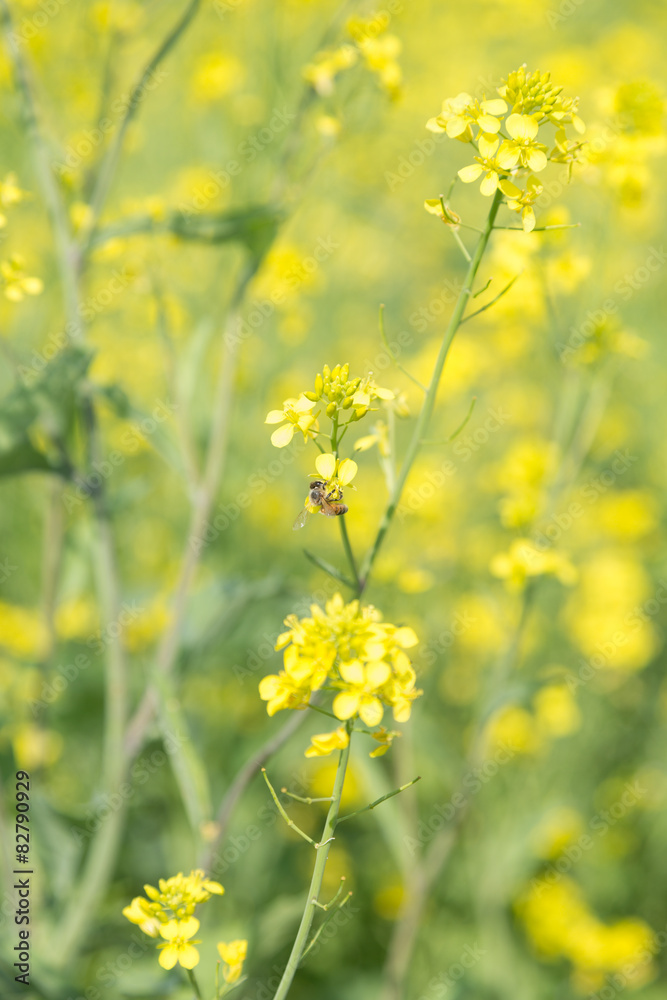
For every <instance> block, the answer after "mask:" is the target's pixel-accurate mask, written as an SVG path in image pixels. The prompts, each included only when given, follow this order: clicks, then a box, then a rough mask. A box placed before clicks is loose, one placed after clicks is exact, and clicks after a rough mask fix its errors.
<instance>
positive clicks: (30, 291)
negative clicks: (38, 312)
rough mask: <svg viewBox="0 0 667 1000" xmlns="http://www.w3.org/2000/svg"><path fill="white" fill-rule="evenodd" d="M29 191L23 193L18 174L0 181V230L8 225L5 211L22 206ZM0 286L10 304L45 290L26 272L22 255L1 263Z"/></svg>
mask: <svg viewBox="0 0 667 1000" xmlns="http://www.w3.org/2000/svg"><path fill="white" fill-rule="evenodd" d="M26 197H28V193H27V191H22V190H21V188H20V187H19V185H18V180H17V177H16V174H7V176H6V177H5V179H4V180H3V181H0V229H4V227H5V226H6V225H7V216H6V215H5V212H4V209H8V208H12V207H13V206H14V205H18V204H20V202H22V201H23V200H24V199H25V198H26ZM0 284H2V286H3V291H4V294H5V298H7V299H9V301H10V302H21V301H22V299H24V298H25V296H26V295H39V294H40V292H41V291H42V289H43V288H44V285H43V282H42V280H41V279H40V278H33V277H31V276H30V275H29V274H26V272H25V260H24V259H23V257H22V256H21V255H20V254H17V253H15V254H12V255H11V256H10V257H9V258H8V259H6V260H2V261H0Z"/></svg>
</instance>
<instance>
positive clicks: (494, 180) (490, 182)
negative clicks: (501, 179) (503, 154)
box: [479, 170, 498, 196]
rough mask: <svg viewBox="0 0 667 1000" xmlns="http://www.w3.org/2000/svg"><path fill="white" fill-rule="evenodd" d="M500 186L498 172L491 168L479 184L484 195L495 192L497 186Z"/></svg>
mask: <svg viewBox="0 0 667 1000" xmlns="http://www.w3.org/2000/svg"><path fill="white" fill-rule="evenodd" d="M497 187H498V174H497V173H496V172H495V170H489V172H488V174H487V175H486V177H484V178H483V179H482V183H481V184H480V186H479V189H480V191H481V192H482V194H483V195H487V196H488V195H491V194H495V191H496V188H497Z"/></svg>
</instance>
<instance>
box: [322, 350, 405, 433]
mask: <svg viewBox="0 0 667 1000" xmlns="http://www.w3.org/2000/svg"><path fill="white" fill-rule="evenodd" d="M304 395H305V396H306V398H307V399H309V400H311V402H313V403H317V402H319V401H320V400H321V401H322V402H323V403H325V405H326V414H327V416H328V417H330V418H331V420H338V419H339V418H340V417H341V416H342V411H345V410H353V413H351V414H350V417H349V422H352V421H354V420H361V418H362V417H363V416H365V415H366V413H368V411H369V409H370V406H371V403H372V402H373V401H374V400H376V399H381V400H390V399H393V398H394V393H393V392H392V391H391V390H390V389H384V388H382V386H379V385H377V383H376V382H375V379H374V378H373V373H372V372H369V373H368V375H367V376H366V377H365V378H363V379H362V378H360V377H357V378H352V379H351V378H350V366H349V365H348V364H345V365H336V366H335V367H334V368H329V366H328V365H324V367H323V368H322V372H321V374H318V375H317V376H316V378H315V388H314V389H313V390H312V391H309V392H306V393H304Z"/></svg>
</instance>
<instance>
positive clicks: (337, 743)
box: [305, 726, 350, 757]
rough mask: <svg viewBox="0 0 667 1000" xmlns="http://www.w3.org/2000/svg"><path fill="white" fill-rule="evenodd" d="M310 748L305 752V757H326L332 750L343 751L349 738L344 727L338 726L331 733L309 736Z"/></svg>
mask: <svg viewBox="0 0 667 1000" xmlns="http://www.w3.org/2000/svg"><path fill="white" fill-rule="evenodd" d="M310 741H311V743H312V746H309V747H308V749H307V750H306V754H305V755H306V757H328V756H329V754H331V753H333V752H334V750H344V749H345V747H346V746H348V745H349V742H350V736H349V733H348V732H347V730H346V728H345V726H339V727H338V729H334V731H333V732H332V733H318V734H317V735H316V736H311V737H310Z"/></svg>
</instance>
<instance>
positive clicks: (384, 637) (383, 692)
mask: <svg viewBox="0 0 667 1000" xmlns="http://www.w3.org/2000/svg"><path fill="white" fill-rule="evenodd" d="M285 624H286V625H287V631H286V632H284V633H283V634H282V635H281V636H280V637H279V638H278V642H277V643H276V649H282V650H284V652H283V668H284V669H283V670H282V671H281V673H280V674H270V675H269V676H268V677H264V678H263V680H262V681H261V682H260V685H259V693H260V696H261V698H262V699H263V700H264V701H266V702H267V711H268V713H269V715H274V714H275V713H276V712H279V711H281V710H282V709H284V708H294V709H298V708H305V707H306V706H307V705H308V703H309V700H310V697H311V695H312V693H313V692H314V691H318V690H319V689H320V688H322V687H323V686H324V685H325V684H327V687H328V688H329V689H332V690H334V691H336V692H337V693H336V695H335V698H334V702H333V712H334V715H335V716H336V718H338V719H340V720H341V721H346V720H348V719H353V718H356V717H357V716H358V717H359V718H360V719H361V720H362V722H364V723H365V724H366V725H368V726H378V725H379V724H380V723H381V722H382V718H383V715H384V710H385V708H386V707H389V708H391V709H392V712H393V716H394V719H395V720H396V721H397V722H405V721H407V719H408V718H409V717H410V711H411V708H412V702H413V701H414V700H415V698H417V697H418V696H419V695H420V694H421V691H419V690H417V689H416V687H415V682H416V676H415V672H414V669H413V667H412V664H411V662H410V659H409V657H408V656H407V654H406V652H405V650H406V649H409V648H410V647H412V646H414V645H416V643H417V642H418V639H417V636H416V635H415V633H414V632H413V630H412V629H411V628H406V627H402V628H399V627H397V626H396V625H392V624H390V623H389V622H384V621H382V615H381V613H380V612H379V611H378V610H377V609H376V608H373V607H371V606H366V607H362V606H361V605H360V603H359V601H352V602H350V603H349V604H345V603H344V601H343V598H342V597H341V595H340V594H336V595H335V596H334V597H332V598H331V600H330V601H328V602H327V604H326V606H325V608H324V610H322V608H320V607H318V606H317V605H313V606H312V607H311V617H309V618H302V619H299V618H297V616H296V615H290V616H289V617H288V618H286V619H285ZM339 738H340V737H338V736H336V734H331V733H328V734H323V735H322V736H319V737H316V738H315V739H316V740H319V743H316V742H315V739H314V742H313V747H314V748H315V749H313V748H311V750H310V753H309V755H310V756H313V755H322V754H321V753H319V752H318V751H319V750H321V749H324V748H325V747H327V746H329V745H330V743H332V742H333V740H334V739H339ZM331 749H334V746H333V745H332V746H331ZM326 752H327V753H328V752H331V751H330V750H327V751H326Z"/></svg>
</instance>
